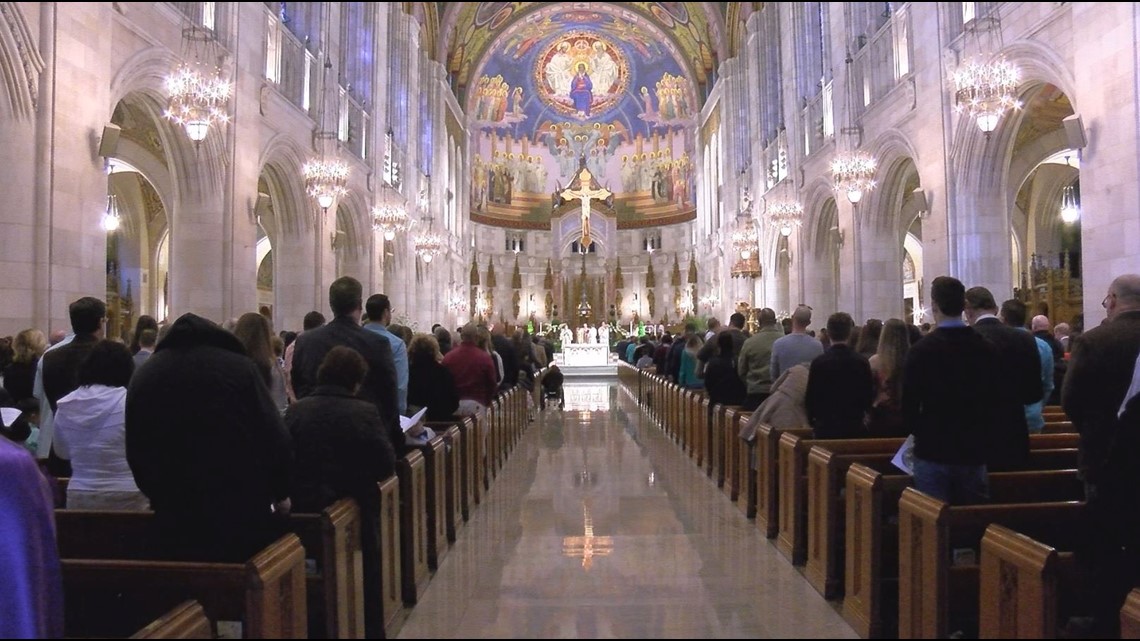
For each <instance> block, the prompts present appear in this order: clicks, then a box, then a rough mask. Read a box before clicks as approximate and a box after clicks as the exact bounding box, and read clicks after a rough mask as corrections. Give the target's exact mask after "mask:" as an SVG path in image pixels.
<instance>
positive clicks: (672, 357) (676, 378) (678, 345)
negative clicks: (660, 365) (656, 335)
mask: <svg viewBox="0 0 1140 641" xmlns="http://www.w3.org/2000/svg"><path fill="white" fill-rule="evenodd" d="M696 333H697V324H696V323H693V322H692V321H690V322H688V323H685V333H684V334H682V335H681V336H678V337H677V338H675V339H673V344H672V345H671V346H670V347H669V354H668V356H667V357H666V361H667V362H666V363H665V367H666V375H667V376H668V378H669V380H671V381H673V382H674V383H678V384H679V383H680V381H681V378H680V374H681V352H683V351H685V346H686V344H688V342H689V337H690V336H694V335H696Z"/></svg>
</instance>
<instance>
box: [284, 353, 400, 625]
mask: <svg viewBox="0 0 1140 641" xmlns="http://www.w3.org/2000/svg"><path fill="white" fill-rule="evenodd" d="M367 372H368V364H367V363H365V362H364V357H362V356H361V355H360V354H359V353H357V352H356V350H354V349H352V348H350V347H344V346H337V347H333V348H332V349H330V350H329V353H328V354H327V355H325V359H324V360H323V361H322V362H321V366H320V368H319V369H318V370H317V386H316V387H315V388H313V391H312V392H311V393H310V394H309V395H308V396H306V397H305V398H303V399H301V400H299V401H297V402H296V403H294V404H293V405H291V406H290V407H289V410H288V412H286V413H285V425H286V427H288V429H289V433H290V434H291V435H292V438H293V443H294V445H295V446H296V452H297V454H296V463H295V465H294V467H293V483H292V501H293V509H294V510H296V511H298V512H306V513H317V512H320V511H321V510H323V509H325V508H326V507H328V506H330V505H332V504H333V503H334V502H336V501H337V500H338V499H342V498H346V497H348V498H353V499H355V500H356V503H357V504H358V505H359V506H360V512H361V519H360V522H361V526H360V534H361V539H362V544H361V552H362V556H363V557H364V591H365V598H364V603H365V606H364V608H365V617H364V625H365V630H366V631H367V634H366V636H367V637H368V638H370V639H376V638H383V636H384V612H383V607H382V606H381V604H382V602H383V595H382V580H381V577H380V492H379V491H377V489H376V483H378V482H379V481H383V480H384V479H386V478H388V477H390V476H392V474H393V473H395V470H396V455H395V452H394V450H393V448H392V443H391V442H389V441H388V433H387V432H386V431H385V430H384V424H383V422H382V421H381V420H380V413H379V412H377V410H376V406H375V405H374V404H372V403H369V402H368V401H364V400H361V399H359V398H356V393H357V392H358V391H359V390H360V386H361V384H363V383H364V378H365V375H366V374H367Z"/></svg>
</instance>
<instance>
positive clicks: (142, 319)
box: [131, 314, 158, 354]
mask: <svg viewBox="0 0 1140 641" xmlns="http://www.w3.org/2000/svg"><path fill="white" fill-rule="evenodd" d="M148 329H153V330H154V335H155V339H156V340H157V337H158V321H156V320H154V316H147V315H146V314H143V315H142V316H139V319H138V321H136V322H135V333H134V336H133V337H132V338H131V353H132V354H137V353H138V351H139V347H140V346H141V344H142V333H143V332H145V331H146V330H148ZM147 347H154V343H151V344H150V345H148V346H147Z"/></svg>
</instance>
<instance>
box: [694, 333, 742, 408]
mask: <svg viewBox="0 0 1140 641" xmlns="http://www.w3.org/2000/svg"><path fill="white" fill-rule="evenodd" d="M714 340H715V341H716V342H717V351H716V354H714V355H713V356H712V358H710V359H709V362H708V365H706V366H705V389H707V390H708V394H709V402H710V403H712V404H717V403H719V404H721V405H740V404H741V403H743V402H744V398H745V396H747V394H748V390H747V388H745V387H744V381H742V380H740V375H739V374H737V373H736V358H735V356H734V355H733V352H732V348H733V345H734V341H733V336H732V334H730V333H729V332H720V333H719V334H717V335H716V336H715V337H714Z"/></svg>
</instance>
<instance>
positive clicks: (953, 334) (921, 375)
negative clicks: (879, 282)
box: [902, 276, 1003, 504]
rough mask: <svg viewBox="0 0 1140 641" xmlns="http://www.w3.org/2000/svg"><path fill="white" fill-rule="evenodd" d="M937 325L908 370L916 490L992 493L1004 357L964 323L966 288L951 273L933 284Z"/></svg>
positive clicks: (946, 494) (945, 495)
mask: <svg viewBox="0 0 1140 641" xmlns="http://www.w3.org/2000/svg"><path fill="white" fill-rule="evenodd" d="M930 301H931V313H932V314H933V315H934V320H935V323H936V325H937V327H936V328H935V329H934V330H932V331H931V332H930V333H929V334H927V335H926V336H925V337H923V339H922V340H920V341H918V342H917V343H915V344H914V346H912V347H911V348H910V352H909V353H908V354H907V359H906V364H905V365H904V367H903V388H902V406H903V424H904V425H906V427H907V429H909V430H910V432H911V434H913V435H914V487H915V489H917V490H919V491H921V492H925V493H926V494H929V495H931V496H933V497H935V498H938V499H941V500H943V501H946V502H949V503H954V504H963V503H978V502H982V501H984V500H986V498H988V497H989V477H988V474H987V471H986V456H987V453H988V452H989V450H990V449H991V447H992V445H993V443H992V440H991V439H992V434H993V432H994V430H995V429H999V427H1000V426H999V423H1000V422H1001V420H1002V416H1003V415H1002V414H1001V413H1000V412H1001V410H1000V409H999V398H1000V396H999V394H998V392H997V387H998V385H999V380H998V376H999V374H998V372H999V368H998V356H997V352H996V350H995V349H994V347H993V346H992V345H991V344H990V343H989V341H987V340H986V339H985V338H983V337H982V335H981V334H979V333H977V332H976V331H974V330H973V329H972V328H971V327H969V326H967V325H966V324H965V323H964V322H962V311H963V309H964V308H965V306H966V288H965V287H964V286H963V285H962V283H961V281H959V280H958V279H956V278H951V277H950V276H939V277H938V278H935V279H934V282H933V283H931V285H930Z"/></svg>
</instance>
